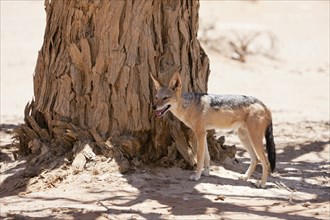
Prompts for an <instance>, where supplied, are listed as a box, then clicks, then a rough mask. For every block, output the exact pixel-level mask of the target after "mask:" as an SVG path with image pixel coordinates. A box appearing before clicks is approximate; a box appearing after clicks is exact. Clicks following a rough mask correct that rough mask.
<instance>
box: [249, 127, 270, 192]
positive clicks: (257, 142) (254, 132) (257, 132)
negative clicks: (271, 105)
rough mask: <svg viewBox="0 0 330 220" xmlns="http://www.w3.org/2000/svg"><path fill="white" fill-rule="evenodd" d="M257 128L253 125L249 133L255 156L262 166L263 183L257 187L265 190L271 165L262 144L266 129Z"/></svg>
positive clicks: (259, 183)
mask: <svg viewBox="0 0 330 220" xmlns="http://www.w3.org/2000/svg"><path fill="white" fill-rule="evenodd" d="M256 127H258V126H257V125H255V124H253V123H252V125H250V127H248V133H249V137H250V140H251V144H252V146H253V147H254V151H255V154H256V155H257V156H258V158H259V160H260V162H261V165H262V177H261V181H259V182H258V183H257V186H258V187H261V188H265V187H266V182H267V177H268V174H269V167H270V165H269V162H268V159H267V158H266V155H265V151H264V146H263V143H262V140H263V136H264V129H260V126H259V129H254V128H256Z"/></svg>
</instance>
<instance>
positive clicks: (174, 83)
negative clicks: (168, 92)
mask: <svg viewBox="0 0 330 220" xmlns="http://www.w3.org/2000/svg"><path fill="white" fill-rule="evenodd" d="M168 87H170V88H171V89H172V90H174V91H176V90H178V89H181V88H182V82H181V76H180V74H179V72H175V73H174V75H173V76H172V79H171V80H170V83H169V85H168Z"/></svg>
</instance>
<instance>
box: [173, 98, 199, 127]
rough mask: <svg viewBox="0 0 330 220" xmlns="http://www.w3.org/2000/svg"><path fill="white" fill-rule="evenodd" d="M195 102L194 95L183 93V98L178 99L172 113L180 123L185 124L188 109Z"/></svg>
mask: <svg viewBox="0 0 330 220" xmlns="http://www.w3.org/2000/svg"><path fill="white" fill-rule="evenodd" d="M193 101H194V93H183V94H182V95H181V98H180V99H178V101H177V104H176V105H174V106H172V108H171V109H170V111H171V112H172V113H173V115H175V117H177V118H178V119H179V120H180V121H182V122H184V121H185V117H186V114H187V110H188V107H189V106H190V104H191V103H192V102H193Z"/></svg>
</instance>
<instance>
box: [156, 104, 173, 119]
mask: <svg viewBox="0 0 330 220" xmlns="http://www.w3.org/2000/svg"><path fill="white" fill-rule="evenodd" d="M170 107H171V105H167V106H165V107H164V108H163V109H161V110H156V116H157V117H162V116H163V115H164V114H165V113H166V112H167V111H168V110H169V109H170Z"/></svg>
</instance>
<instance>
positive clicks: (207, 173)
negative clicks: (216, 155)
mask: <svg viewBox="0 0 330 220" xmlns="http://www.w3.org/2000/svg"><path fill="white" fill-rule="evenodd" d="M202 175H203V176H209V175H210V168H209V167H207V168H205V169H204V170H203V172H202Z"/></svg>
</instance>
